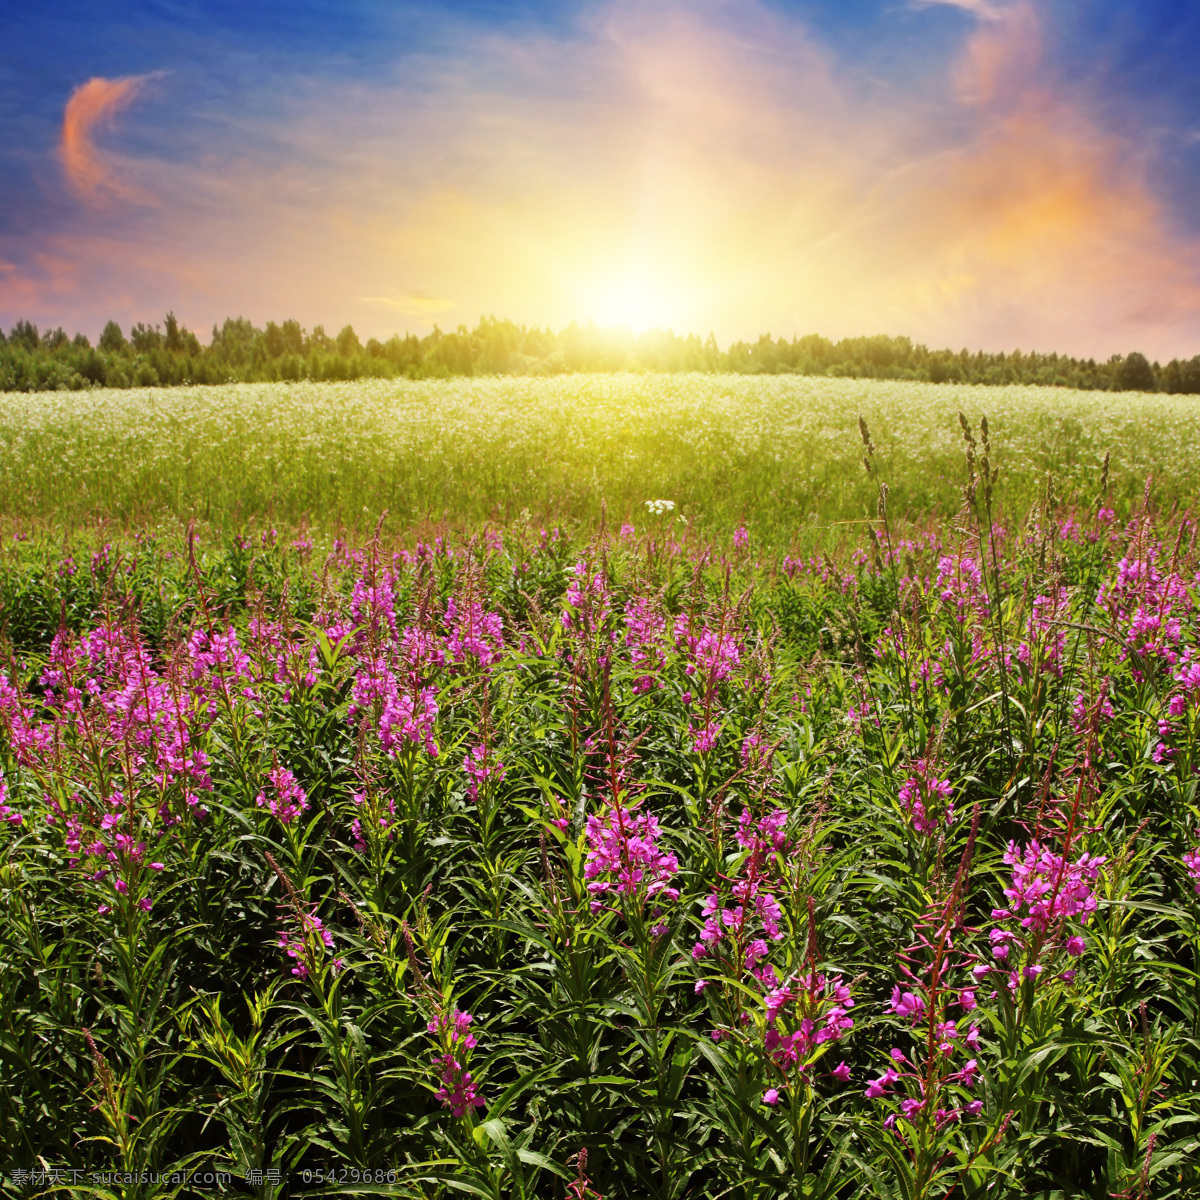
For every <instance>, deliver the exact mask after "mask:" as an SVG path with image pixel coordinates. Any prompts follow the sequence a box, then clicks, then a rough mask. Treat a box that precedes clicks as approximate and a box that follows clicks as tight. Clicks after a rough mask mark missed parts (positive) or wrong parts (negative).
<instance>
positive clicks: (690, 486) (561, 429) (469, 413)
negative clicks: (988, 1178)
mask: <svg viewBox="0 0 1200 1200" xmlns="http://www.w3.org/2000/svg"><path fill="white" fill-rule="evenodd" d="M960 409H961V410H963V411H965V412H966V414H967V415H968V416H969V417H970V418H971V419H972V420H973V421H976V422H977V421H978V419H979V417H980V416H981V415H986V416H987V417H988V419H989V421H990V422H991V426H992V438H993V444H994V446H995V455H994V457H995V461H996V463H997V464H998V465H999V467H1000V468H1001V479H1000V482H999V484H998V488H997V496H998V502H999V504H1000V505H1001V507H1002V510H1007V511H1013V512H1016V513H1019V514H1023V513H1024V512H1025V510H1026V509H1027V508H1028V507H1029V505H1030V503H1031V502H1032V501H1033V499H1034V498H1035V497H1036V496H1038V495H1040V494H1041V493H1043V492H1044V489H1045V486H1046V482H1045V481H1046V476H1047V473H1051V474H1052V475H1053V476H1054V478H1055V485H1054V486H1055V489H1056V491H1057V492H1058V494H1059V495H1060V496H1070V495H1071V494H1072V493H1073V491H1074V490H1075V489H1076V488H1077V487H1078V486H1080V485H1085V487H1084V490H1087V488H1089V487H1091V486H1092V485H1093V484H1094V481H1095V478H1096V475H1097V473H1098V469H1099V465H1100V462H1101V460H1102V458H1103V456H1104V454H1105V452H1107V451H1111V453H1112V481H1113V489H1114V496H1115V498H1116V499H1117V500H1118V502H1120V501H1122V500H1129V501H1133V500H1135V499H1136V498H1137V497H1139V496H1140V495H1141V492H1142V489H1143V485H1144V482H1145V479H1146V476H1147V475H1148V474H1150V473H1151V472H1153V474H1154V479H1155V485H1154V490H1155V495H1156V496H1157V498H1158V501H1159V503H1160V504H1166V505H1171V504H1173V503H1175V502H1179V503H1181V504H1184V505H1186V504H1189V503H1191V502H1193V501H1194V500H1195V498H1196V495H1197V488H1198V483H1197V481H1198V480H1200V472H1198V471H1197V470H1196V460H1195V450H1194V447H1195V446H1196V445H1198V444H1200V399H1198V398H1196V397H1186V396H1163V395H1147V394H1144V393H1128V392H1126V393H1109V392H1075V391H1067V390H1063V389H1048V388H1033V387H1010V388H977V387H955V386H948V385H941V386H938V385H931V384H910V383H896V382H875V381H865V380H848V379H821V378H807V377H794V376H793V377H781V376H770V377H766V376H763V377H739V376H734V377H730V376H722V377H714V376H702V375H694V376H641V375H616V376H572V377H567V378H559V379H550V380H529V379H520V380H515V379H507V378H503V379H499V378H487V379H474V380H471V379H466V380H452V381H447V382H417V383H411V382H396V383H392V382H379V381H363V382H360V383H353V384H293V385H288V384H263V385H235V386H228V387H194V388H177V389H156V390H147V391H92V392H53V393H41V394H34V395H9V396H5V397H4V398H3V402H2V403H0V514H4V515H6V516H8V517H10V518H11V517H16V518H22V519H27V518H52V519H56V520H58V521H60V522H65V523H67V524H76V523H80V522H84V523H90V522H93V521H95V520H97V519H104V520H109V521H115V522H117V523H118V524H124V525H128V524H135V523H138V522H143V521H146V520H156V519H159V518H162V517H164V516H168V515H170V516H174V517H185V518H186V517H188V516H190V515H196V516H197V517H199V518H200V519H202V520H207V521H211V522H213V523H216V524H219V525H224V526H229V525H236V524H237V523H238V522H240V521H243V520H246V519H248V518H250V517H251V516H260V517H263V518H266V519H271V520H275V521H278V522H284V523H292V524H294V523H296V522H298V521H300V520H303V519H308V520H309V521H311V522H312V523H313V524H314V525H316V526H318V527H326V528H328V527H333V526H336V525H340V526H345V527H349V528H354V527H355V526H358V527H359V528H363V527H369V526H370V525H373V523H374V520H375V518H376V517H377V516H378V514H379V513H380V512H381V511H382V510H384V509H388V510H389V511H390V512H391V514H392V521H393V523H394V524H393V525H392V528H400V529H405V528H409V527H413V526H419V525H422V524H426V523H428V522H430V521H432V522H434V523H441V522H446V523H448V524H449V525H451V526H460V527H465V526H478V525H480V524H481V523H482V522H484V521H487V520H493V521H497V522H499V523H502V524H509V523H511V522H513V521H514V520H516V519H517V518H519V516H520V514H521V513H522V511H523V510H528V511H529V513H530V515H531V517H532V518H533V519H534V520H535V521H543V520H546V519H552V520H554V521H557V522H566V523H571V522H573V521H585V522H590V521H593V520H595V518H596V517H597V516H598V515H599V510H600V505H601V502H602V501H604V502H606V503H607V506H608V512H609V513H610V515H611V516H612V517H613V519H616V520H621V519H627V518H629V517H630V516H632V515H633V514H634V513H637V512H641V511H642V504H643V502H644V501H645V500H647V499H651V498H657V497H665V498H670V499H673V500H675V501H676V502H677V503H678V504H679V505H680V506H681V509H682V511H683V512H685V513H686V514H687V515H688V516H689V518H690V519H691V520H692V521H693V522H694V523H697V524H699V526H700V527H701V528H704V529H706V530H713V531H720V532H726V531H728V530H730V529H732V527H733V526H734V525H736V524H737V523H738V522H739V521H742V520H745V521H746V522H747V523H748V524H749V526H750V529H751V532H752V534H753V535H754V536H755V538H756V540H757V541H758V542H759V543H760V544H767V545H786V544H788V543H789V542H791V540H792V539H793V537H794V535H795V534H796V531H797V530H799V529H803V528H805V527H808V526H812V525H814V524H820V523H827V522H832V521H845V520H854V519H861V518H863V517H865V516H867V515H868V514H871V515H873V514H874V508H875V494H874V485H873V484H872V483H871V482H870V481H869V480H867V479H866V478H865V476H864V473H863V471H862V469H861V466H860V464H859V459H860V456H861V449H862V447H861V443H860V440H859V436H858V430H857V418H858V415H859V414H860V413H862V414H863V415H865V417H866V418H867V420H868V421H869V422H870V425H871V429H872V432H873V434H874V437H875V441H876V444H877V446H878V460H879V468H880V473H881V476H882V477H883V478H884V479H886V480H887V482H888V484H889V486H890V488H891V508H892V512H893V514H894V515H895V516H897V517H902V516H904V515H905V514H907V515H909V516H913V517H924V516H927V515H941V516H945V515H947V514H952V513H954V512H955V511H957V509H958V507H959V504H960V495H959V488H960V486H961V484H962V482H963V478H964V476H963V456H962V438H961V431H960V429H959V426H958V422H957V413H958V411H959V410H960ZM1118 507H1120V504H1119V503H1118Z"/></svg>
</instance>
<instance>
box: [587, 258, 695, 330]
mask: <svg viewBox="0 0 1200 1200" xmlns="http://www.w3.org/2000/svg"><path fill="white" fill-rule="evenodd" d="M582 298H583V302H584V311H585V312H586V313H587V315H588V317H589V318H590V319H591V320H593V321H595V322H596V324H597V325H599V326H601V327H602V328H606V327H613V326H625V327H626V328H628V329H629V330H631V331H632V332H633V333H645V332H646V330H648V329H655V328H663V327H665V326H667V325H668V324H670V323H671V317H672V309H673V308H674V304H673V298H672V297H671V296H670V295H669V293H668V289H667V288H666V287H665V286H664V285H663V283H662V281H661V280H660V278H659V277H658V276H656V274H655V273H654V272H652V271H650V270H648V269H646V268H645V267H630V268H626V269H625V270H623V271H620V272H618V273H615V274H612V275H609V276H606V277H604V278H603V279H601V280H599V281H598V282H597V283H596V285H595V286H594V287H591V288H587V289H586V290H585V291H584V294H583V297H582Z"/></svg>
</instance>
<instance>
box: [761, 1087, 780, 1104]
mask: <svg viewBox="0 0 1200 1200" xmlns="http://www.w3.org/2000/svg"><path fill="white" fill-rule="evenodd" d="M763 1103H764V1104H769V1105H770V1106H771V1107H772V1108H774V1107H775V1105H776V1104H778V1103H779V1089H778V1088H768V1089H767V1090H766V1091H765V1092H763Z"/></svg>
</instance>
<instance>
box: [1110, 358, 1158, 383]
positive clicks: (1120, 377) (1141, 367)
mask: <svg viewBox="0 0 1200 1200" xmlns="http://www.w3.org/2000/svg"><path fill="white" fill-rule="evenodd" d="M1117 387H1119V388H1120V389H1121V391H1123V392H1153V391H1155V390H1156V389H1157V387H1158V383H1157V381H1156V380H1155V378H1154V368H1153V367H1151V366H1150V363H1149V362H1148V361H1147V360H1146V356H1145V355H1144V354H1140V353H1138V351H1136V350H1135V351H1134V352H1133V353H1132V354H1130V355H1128V356H1127V357H1126V359H1125V361H1124V362H1123V363H1122V364H1121V365H1120V367H1118V368H1117Z"/></svg>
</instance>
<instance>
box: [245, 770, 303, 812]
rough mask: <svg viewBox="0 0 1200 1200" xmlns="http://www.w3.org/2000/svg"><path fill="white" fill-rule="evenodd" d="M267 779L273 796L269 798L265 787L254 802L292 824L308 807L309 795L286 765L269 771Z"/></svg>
mask: <svg viewBox="0 0 1200 1200" xmlns="http://www.w3.org/2000/svg"><path fill="white" fill-rule="evenodd" d="M267 779H268V780H269V787H270V791H271V793H272V794H271V796H270V797H269V798H268V796H267V788H264V789H263V790H262V791H261V792H259V793H258V795H257V796H255V798H254V802H255V803H256V804H257V805H258V807H259V808H270V810H271V813H272V814H273V815H274V816H276V817H278V818H279V820H280V821H282V822H283V824H284V825H289V824H291V822H292V821H294V820H295V819H296V818H297V817H298V816H299V815H300V814H301V813H302V812H304V811H305V809H307V808H308V797H307V796H306V795H305V794H304V789H303V788H302V787H301V786H300V785H299V783H297V782H296V777H295V775H293V774H292V773H291V771H289V770H288V769H287V768H286V767H273V768H272V769H271V770H270V771H268V772H267Z"/></svg>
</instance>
